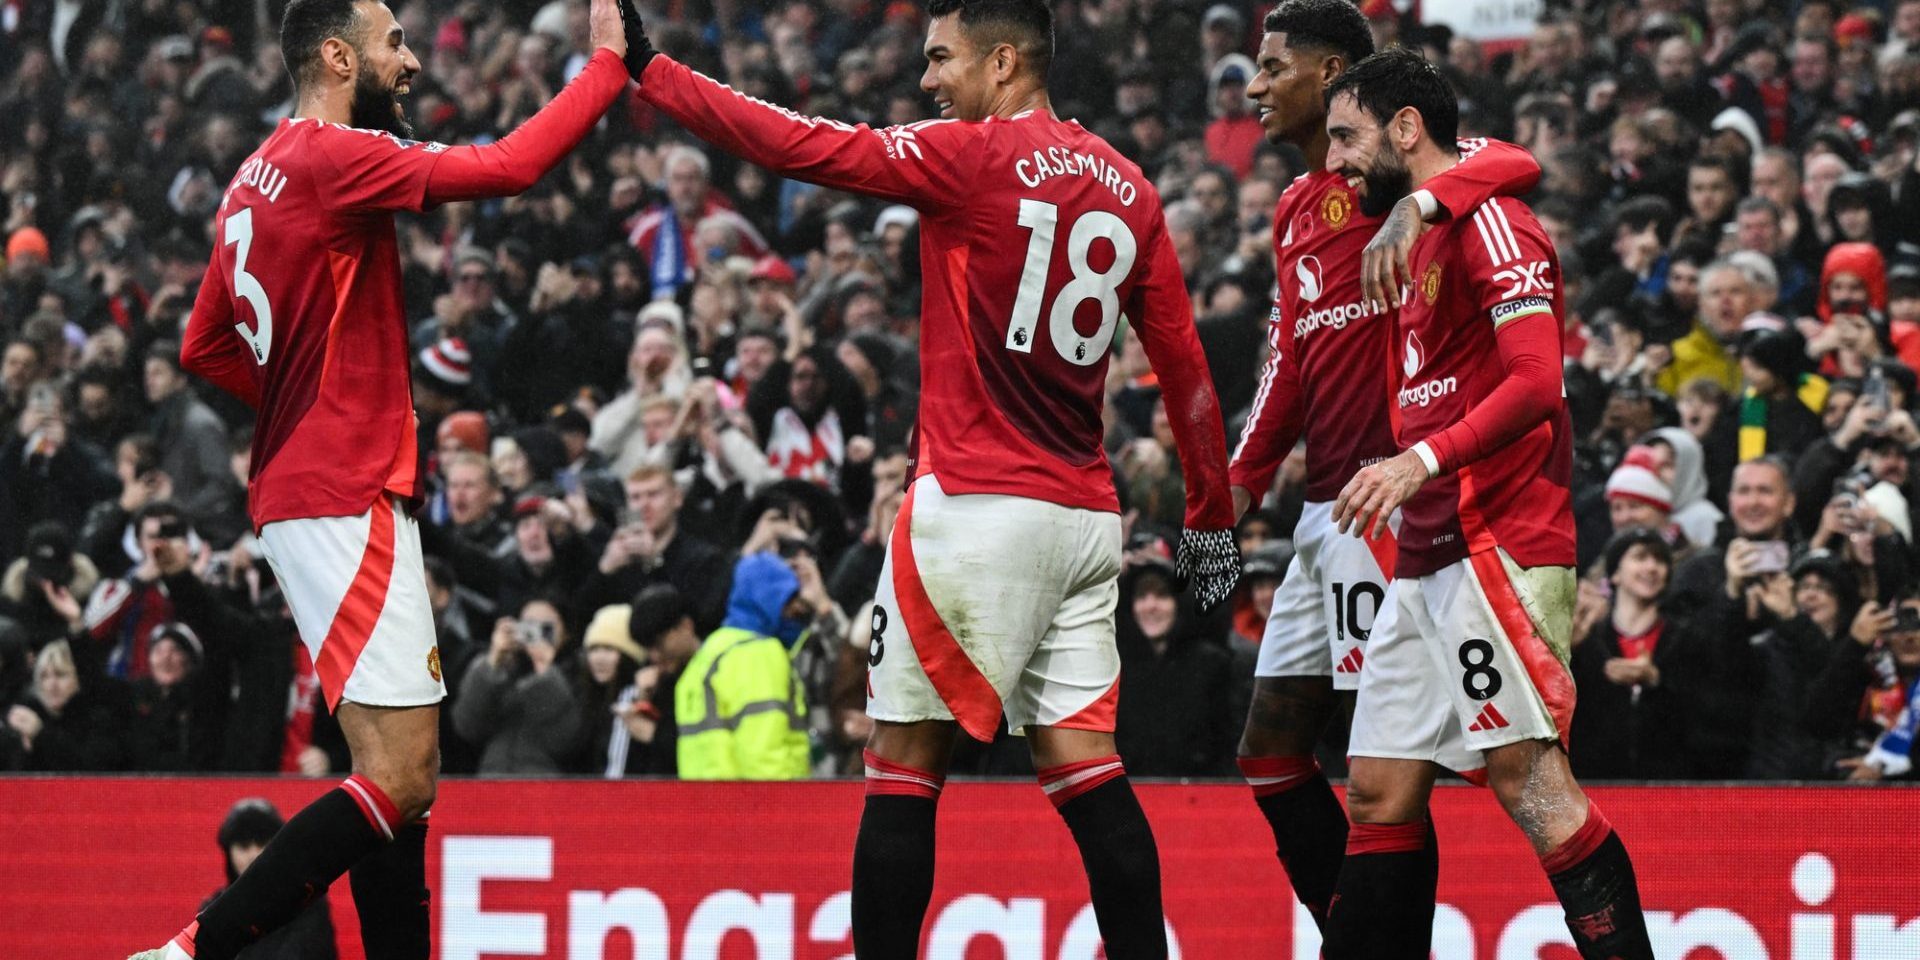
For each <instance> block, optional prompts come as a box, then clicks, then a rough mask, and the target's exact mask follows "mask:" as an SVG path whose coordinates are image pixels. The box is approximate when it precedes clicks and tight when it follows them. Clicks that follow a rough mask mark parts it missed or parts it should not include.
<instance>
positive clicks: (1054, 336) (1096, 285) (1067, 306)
mask: <svg viewBox="0 0 1920 960" xmlns="http://www.w3.org/2000/svg"><path fill="white" fill-rule="evenodd" d="M1059 223H1060V207H1059V206H1058V205H1057V204H1052V203H1047V202H1046V201H1044V200H1021V201H1020V225H1021V226H1023V227H1026V228H1027V229H1028V230H1030V231H1032V234H1031V236H1030V237H1029V238H1028V240H1027V265H1026V269H1025V270H1023V271H1021V273H1020V292H1019V294H1018V295H1017V296H1015V297H1014V300H1013V317H1012V322H1011V323H1009V324H1008V325H1007V349H1008V350H1013V351H1016V352H1019V353H1032V352H1033V328H1034V325H1035V324H1036V323H1038V322H1039V320H1040V308H1041V307H1042V306H1043V305H1044V304H1043V302H1042V301H1044V300H1045V299H1046V296H1047V273H1048V269H1049V268H1050V267H1051V266H1052V264H1053V239H1054V233H1055V228H1056V227H1058V226H1059ZM1102 237H1104V238H1105V239H1106V240H1107V242H1108V243H1111V244H1113V262H1112V263H1111V264H1109V265H1108V266H1107V268H1106V269H1105V270H1094V269H1092V267H1091V266H1089V264H1088V263H1087V255H1088V254H1089V253H1090V252H1091V251H1092V250H1093V241H1094V240H1095V239H1097V238H1102ZM1138 247H1139V244H1138V243H1136V242H1135V241H1134V239H1133V232H1132V231H1130V230H1128V229H1127V224H1126V221H1124V220H1121V219H1120V218H1119V217H1116V216H1114V215H1113V214H1111V213H1108V212H1106V211H1105V210H1089V211H1087V212H1086V213H1083V214H1081V215H1080V219H1078V220H1075V221H1074V222H1073V227H1072V229H1070V230H1068V231H1067V265H1068V266H1070V267H1072V268H1073V279H1071V280H1068V281H1067V283H1066V286H1063V287H1061V288H1060V292H1059V293H1057V294H1055V295H1054V298H1053V309H1052V310H1050V311H1048V313H1047V334H1048V336H1049V338H1050V339H1051V340H1052V341H1053V349H1054V351H1055V352H1057V353H1059V354H1060V356H1061V357H1062V358H1063V359H1065V360H1066V361H1067V362H1069V363H1072V364H1075V365H1076V366H1082V367H1086V366H1092V365H1093V364H1095V363H1098V362H1099V361H1100V358H1102V357H1104V356H1106V353H1107V346H1108V345H1109V344H1111V343H1112V342H1113V330H1114V326H1115V325H1116V324H1117V323H1118V322H1119V320H1120V282H1121V281H1122V280H1125V279H1126V278H1127V274H1128V273H1129V272H1131V271H1132V270H1133V258H1134V255H1135V253H1136V252H1137V250H1138ZM1084 300H1097V301H1099V303H1100V328H1099V329H1098V330H1095V331H1094V332H1093V334H1092V335H1091V336H1082V335H1081V333H1080V331H1079V330H1077V329H1075V328H1074V325H1073V314H1074V311H1075V310H1076V309H1078V308H1079V306H1080V303H1081V301H1084Z"/></svg>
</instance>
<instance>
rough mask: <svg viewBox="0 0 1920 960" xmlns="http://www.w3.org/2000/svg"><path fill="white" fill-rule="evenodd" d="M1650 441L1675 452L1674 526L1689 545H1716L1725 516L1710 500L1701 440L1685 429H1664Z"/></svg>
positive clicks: (1655, 432) (1651, 437)
mask: <svg viewBox="0 0 1920 960" xmlns="http://www.w3.org/2000/svg"><path fill="white" fill-rule="evenodd" d="M1648 439H1650V440H1658V441H1660V442H1661V443H1664V444H1666V445H1667V448H1668V449H1670V450H1672V451H1673V512H1672V514H1671V517H1672V520H1673V523H1674V525H1676V526H1678V527H1679V528H1680V532H1681V533H1684V534H1686V537H1687V542H1689V543H1696V544H1701V545H1707V544H1711V543H1713V542H1714V541H1715V540H1716V539H1717V538H1718V536H1719V532H1720V521H1721V520H1724V519H1726V517H1725V515H1724V514H1722V513H1721V512H1720V508H1719V507H1716V506H1714V505H1713V501H1711V500H1708V499H1707V471H1706V453H1705V451H1704V449H1703V448H1702V447H1701V446H1700V441H1698V440H1695V439H1694V437H1693V434H1691V433H1688V432H1687V431H1686V429H1685V428H1684V427H1662V428H1660V429H1659V430H1655V431H1653V433H1652V434H1651V435H1650V436H1649V437H1648Z"/></svg>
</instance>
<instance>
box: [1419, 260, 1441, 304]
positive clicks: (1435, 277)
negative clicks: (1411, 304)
mask: <svg viewBox="0 0 1920 960" xmlns="http://www.w3.org/2000/svg"><path fill="white" fill-rule="evenodd" d="M1420 299H1422V300H1425V301H1427V305H1428V306H1432V305H1433V302H1434V301H1435V300H1438V299H1440V265H1439V264H1437V263H1429V264H1427V272H1426V273H1424V274H1422V275H1421V277H1420Z"/></svg>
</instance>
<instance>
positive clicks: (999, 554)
mask: <svg viewBox="0 0 1920 960" xmlns="http://www.w3.org/2000/svg"><path fill="white" fill-rule="evenodd" d="M1120 546H1121V544H1120V517H1119V516H1118V515H1117V514H1112V513H1106V512H1104V511H1098V510H1081V509H1075V508H1073V507H1064V506H1061V505H1059V504H1055V503H1048V502H1046V501H1043V500H1034V499H1031V498H1028V497H1014V496H1003V495H996V494H967V495H964V496H948V495H947V494H946V492H945V491H943V490H941V489H940V483H939V481H938V479H936V478H935V477H934V476H933V475H932V474H928V475H925V476H922V477H920V478H918V479H916V480H914V481H913V484H912V485H911V486H909V487H908V488H907V496H906V501H905V502H904V503H903V504H902V506H901V508H900V515H899V517H898V519H896V520H895V521H894V526H893V532H892V533H891V534H890V535H889V538H888V544H887V559H886V563H885V565H884V567H883V568H882V569H881V571H880V584H879V589H878V591H877V593H876V596H875V598H874V610H873V615H872V616H873V621H872V624H873V631H872V632H873V638H872V640H871V641H870V642H869V644H868V647H867V664H868V667H869V669H868V673H867V715H868V716H871V717H873V718H874V719H875V720H888V721H894V722H899V723H910V722H914V721H919V720H954V721H957V722H958V723H959V724H960V726H961V728H962V729H964V730H966V732H967V733H968V734H970V735H972V736H973V737H974V738H976V739H980V740H991V739H993V736H994V732H995V730H996V729H997V728H998V727H999V722H1000V717H1001V712H1002V710H1003V709H1004V710H1005V714H1006V719H1007V727H1008V729H1010V730H1012V731H1013V732H1014V733H1016V734H1021V733H1024V732H1025V728H1026V727H1027V726H1029V725H1032V724H1038V725H1041V726H1056V727H1070V728H1074V729H1082V730H1094V731H1100V732H1108V733H1110V732H1112V731H1113V724H1114V711H1115V706H1116V705H1117V704H1118V703H1119V699H1120V651H1119V648H1118V647H1117V646H1116V645H1115V643H1114V609H1115V606H1116V604H1117V603H1118V602H1119V596H1120V585H1119V576H1120Z"/></svg>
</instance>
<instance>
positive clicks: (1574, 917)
mask: <svg viewBox="0 0 1920 960" xmlns="http://www.w3.org/2000/svg"><path fill="white" fill-rule="evenodd" d="M1540 865H1541V866H1542V867H1543V868H1545V869H1546V871H1547V880H1548V881H1549V882H1551V883H1552V884H1553V892H1554V893H1555V894H1556V895H1558V896H1559V897H1560V906H1561V907H1562V908H1564V909H1565V910H1566V911H1567V929H1568V930H1571V931H1572V932H1573V942H1574V946H1575V947H1577V948H1579V950H1580V955H1581V956H1582V957H1586V958H1588V960H1653V943H1652V942H1651V941H1650V940H1649V939H1648V937H1647V917H1646V914H1644V913H1642V912H1641V910H1640V885H1639V882H1638V881H1637V880H1635V879H1634V876H1633V860H1632V859H1630V858H1629V857H1628V856H1627V847H1626V845H1625V844H1623V843H1621V842H1620V835H1619V834H1616V833H1614V832H1613V825H1612V824H1610V823H1608V822H1607V818H1606V817H1605V816H1604V815H1602V814H1601V813H1600V808H1599V807H1596V806H1594V805H1593V804H1592V802H1588V804H1587V822H1586V823H1585V824H1583V825H1582V826H1581V827H1580V829H1579V831H1578V832H1576V833H1574V835H1573V836H1571V837H1569V838H1567V840H1566V842H1564V843H1562V844H1560V845H1559V846H1558V847H1555V848H1553V850H1552V851H1550V852H1549V853H1547V854H1546V855H1545V856H1543V857H1541V858H1540Z"/></svg>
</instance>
